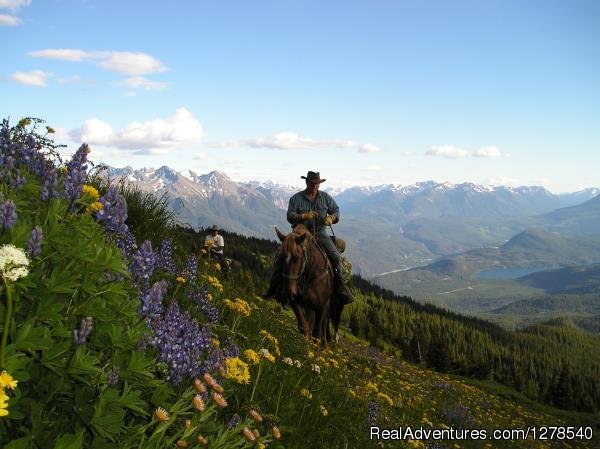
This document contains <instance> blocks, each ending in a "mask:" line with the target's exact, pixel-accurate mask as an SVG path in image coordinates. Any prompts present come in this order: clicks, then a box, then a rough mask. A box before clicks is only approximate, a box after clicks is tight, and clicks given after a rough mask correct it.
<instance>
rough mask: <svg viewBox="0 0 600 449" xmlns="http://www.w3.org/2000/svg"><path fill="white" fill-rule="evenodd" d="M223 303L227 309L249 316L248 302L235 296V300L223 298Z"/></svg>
mask: <svg viewBox="0 0 600 449" xmlns="http://www.w3.org/2000/svg"><path fill="white" fill-rule="evenodd" d="M223 304H225V305H226V306H227V307H228V308H229V309H231V310H233V311H234V312H237V313H239V314H240V315H242V316H250V311H251V310H252V309H251V308H250V304H248V303H247V302H246V301H244V300H243V299H240V298H235V300H233V301H232V300H231V299H225V300H224V301H223Z"/></svg>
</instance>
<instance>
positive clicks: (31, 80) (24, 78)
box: [10, 70, 51, 87]
mask: <svg viewBox="0 0 600 449" xmlns="http://www.w3.org/2000/svg"><path fill="white" fill-rule="evenodd" d="M50 75H51V74H50V73H47V72H44V71H43V70H31V71H29V72H15V73H13V74H12V75H11V77H10V78H11V79H12V80H13V81H15V82H17V83H19V84H25V85H27V86H38V87H43V86H45V85H46V79H47V78H48V77H49V76H50Z"/></svg>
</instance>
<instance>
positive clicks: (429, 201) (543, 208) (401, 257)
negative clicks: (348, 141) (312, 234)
mask: <svg viewBox="0 0 600 449" xmlns="http://www.w3.org/2000/svg"><path fill="white" fill-rule="evenodd" d="M104 176H108V177H110V178H111V179H112V180H114V181H119V180H123V182H125V183H128V184H131V185H134V186H136V187H137V188H139V189H140V190H142V191H146V192H151V193H153V194H155V195H158V196H162V195H167V197H168V204H169V205H170V207H171V208H172V210H173V211H174V212H175V213H176V215H177V216H178V217H179V220H180V221H181V222H182V223H183V224H187V225H190V226H192V227H195V228H201V227H208V226H211V225H213V224H218V225H219V226H221V227H222V228H223V229H227V230H229V231H233V232H237V233H240V234H245V235H251V236H256V237H263V238H269V239H275V233H274V230H273V226H275V225H276V226H278V227H280V229H282V230H286V229H289V224H288V223H287V221H286V217H285V215H286V214H285V210H286V209H287V204H288V201H289V198H290V197H291V196H292V195H293V194H294V193H295V192H296V191H297V190H298V187H291V186H284V185H280V184H274V183H272V182H266V183H265V182H262V183H261V182H256V181H251V182H236V181H233V180H232V179H231V178H229V177H228V176H227V175H226V174H225V173H223V172H220V171H212V172H210V173H206V174H198V173H195V172H193V171H191V170H185V171H181V172H177V171H175V170H173V169H171V168H169V167H166V166H163V167H160V168H158V169H152V168H141V169H133V168H131V167H124V168H109V169H108V170H107V171H106V172H105V175H104ZM324 190H326V191H329V192H330V194H332V195H333V196H334V198H335V199H336V201H337V203H338V204H339V206H340V211H341V217H342V219H341V221H340V223H339V224H338V225H336V229H335V232H336V234H338V233H339V235H341V236H343V237H344V238H345V239H346V241H347V243H348V255H349V257H350V260H352V261H353V264H354V268H355V271H358V272H362V273H363V274H364V275H367V276H368V275H371V274H374V273H376V272H381V271H389V270H394V269H398V268H407V267H410V266H415V265H419V264H423V263H427V262H428V261H430V260H432V259H434V258H436V257H438V256H440V255H444V254H449V253H452V252H456V251H464V250H467V249H470V248H475V247H478V246H485V245H488V246H489V245H499V244H502V243H503V242H504V241H506V240H508V239H509V238H510V237H511V236H513V235H514V234H516V233H517V232H521V231H522V230H524V229H525V228H527V227H528V226H530V225H532V220H534V219H533V218H531V217H532V216H534V215H535V216H537V215H540V214H545V213H549V212H552V211H554V210H556V209H559V208H564V207H566V206H572V205H575V204H579V203H580V202H583V201H585V200H588V199H589V198H590V196H593V194H594V193H600V192H599V191H598V189H596V190H594V189H586V190H585V191H581V192H576V193H573V194H563V195H555V194H553V193H551V192H549V191H548V190H546V189H544V188H543V187H536V186H522V187H506V186H485V185H478V184H473V183H462V184H451V183H439V182H434V181H425V182H418V183H415V184H411V185H392V184H386V185H379V186H371V187H360V186H355V187H350V188H346V189H343V190H341V191H336V190H334V189H327V188H325V189H324ZM535 220H536V222H535V225H536V226H541V227H544V224H543V223H541V224H540V223H538V221H539V220H538V219H535ZM554 225H555V224H554V223H553V226H554ZM569 226H570V227H571V228H573V227H574V226H575V225H573V226H571V225H569ZM598 233H599V234H600V229H599V230H598ZM373 237H376V238H373Z"/></svg>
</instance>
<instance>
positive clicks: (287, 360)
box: [282, 357, 294, 366]
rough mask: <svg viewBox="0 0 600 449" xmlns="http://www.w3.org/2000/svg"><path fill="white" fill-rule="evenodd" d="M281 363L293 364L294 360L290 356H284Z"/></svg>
mask: <svg viewBox="0 0 600 449" xmlns="http://www.w3.org/2000/svg"><path fill="white" fill-rule="evenodd" d="M282 362H283V363H285V364H287V365H290V366H293V365H294V361H293V360H292V359H291V358H290V357H286V358H284V359H283V360H282Z"/></svg>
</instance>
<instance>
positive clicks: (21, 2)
mask: <svg viewBox="0 0 600 449" xmlns="http://www.w3.org/2000/svg"><path fill="white" fill-rule="evenodd" d="M29 5H31V0H0V8H2V9H10V10H12V11H16V10H18V9H19V8H21V7H22V6H29Z"/></svg>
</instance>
